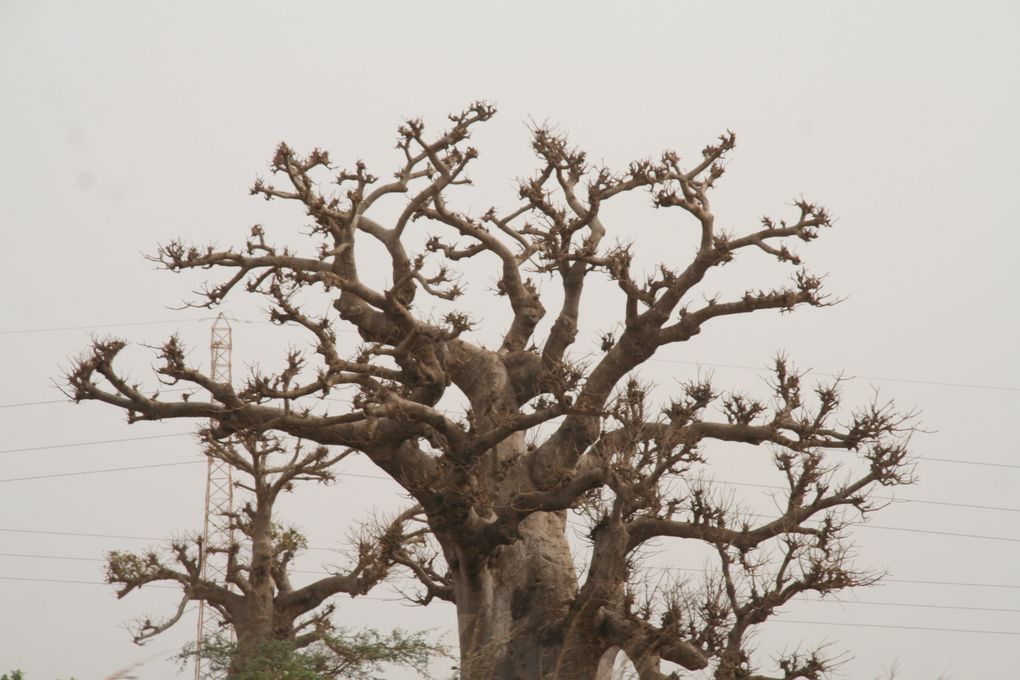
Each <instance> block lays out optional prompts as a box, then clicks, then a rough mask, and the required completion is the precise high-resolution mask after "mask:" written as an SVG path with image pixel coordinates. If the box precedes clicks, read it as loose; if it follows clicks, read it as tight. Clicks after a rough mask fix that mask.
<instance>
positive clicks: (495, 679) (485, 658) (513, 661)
mask: <svg viewBox="0 0 1020 680" xmlns="http://www.w3.org/2000/svg"><path fill="white" fill-rule="evenodd" d="M565 528H566V524H565V517H564V516H563V514H562V513H535V514H533V515H531V516H530V517H528V519H526V520H525V521H524V522H523V523H522V525H521V527H520V540H518V541H516V542H515V543H513V544H511V545H508V546H503V547H500V548H497V549H496V551H495V552H494V553H493V554H492V555H490V556H489V557H488V558H486V559H483V560H476V559H470V558H469V559H468V560H466V561H457V560H456V558H454V563H455V567H454V568H453V570H452V571H453V575H454V581H453V587H454V592H455V595H456V599H457V620H458V628H459V635H460V646H461V668H462V678H463V680H482V679H483V678H484V679H492V680H545V679H552V678H556V680H574V679H576V680H582V679H583V680H591V678H593V677H595V672H596V670H595V669H596V667H597V665H598V655H595V656H593V657H592V658H591V659H590V663H587V664H584V667H583V668H582V667H573V665H572V667H569V668H567V667H563V666H564V664H563V659H564V658H565V655H564V653H563V652H564V650H563V642H564V631H563V630H562V628H561V627H562V622H563V621H564V619H565V617H566V615H567V613H568V609H569V606H570V603H571V602H572V601H573V600H574V598H575V596H576V594H577V576H576V572H575V569H574V564H573V559H572V557H571V553H570V547H569V545H568V543H567V539H566V532H565ZM570 656H571V657H576V656H577V655H570Z"/></svg>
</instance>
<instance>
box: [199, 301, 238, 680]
mask: <svg viewBox="0 0 1020 680" xmlns="http://www.w3.org/2000/svg"><path fill="white" fill-rule="evenodd" d="M232 352H233V338H232V332H231V327H230V322H229V321H227V318H226V317H225V316H224V315H223V313H222V312H221V313H220V314H219V315H218V316H217V317H216V320H215V321H213V325H212V333H211V339H210V343H209V353H210V359H211V371H210V377H211V378H212V380H213V381H214V382H217V383H221V384H230V383H231V382H232V380H233V367H232V364H231V354H232ZM207 460H208V465H207V466H206V471H207V472H206V482H205V519H204V522H203V529H202V546H201V554H200V555H199V571H200V574H201V578H202V579H203V580H206V581H210V582H213V583H216V584H219V585H222V586H225V587H227V586H229V584H228V583H227V551H228V549H229V547H230V545H231V544H232V543H233V540H234V535H233V526H232V524H231V522H232V520H231V515H232V513H233V510H234V479H233V470H232V469H231V467H230V465H228V464H227V463H225V462H223V461H222V460H218V459H216V458H213V457H212V456H207ZM222 629H223V625H222V621H221V620H220V617H219V615H218V613H217V612H216V610H215V609H214V608H212V607H209V606H208V605H207V604H206V602H205V601H203V600H199V603H198V631H197V636H196V639H195V680H221V675H220V674H218V673H217V672H216V671H215V670H214V669H213V668H212V667H211V664H210V663H209V659H208V658H207V657H206V656H205V654H204V653H203V648H202V645H203V642H204V641H205V640H206V639H208V638H210V637H212V636H214V635H216V634H218V633H220V632H221V631H222ZM230 637H231V639H233V631H232V630H231V635H230Z"/></svg>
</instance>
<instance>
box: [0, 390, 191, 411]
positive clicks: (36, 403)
mask: <svg viewBox="0 0 1020 680" xmlns="http://www.w3.org/2000/svg"><path fill="white" fill-rule="evenodd" d="M189 389H194V388H190V387H171V388H163V387H159V388H155V389H153V390H151V391H153V392H157V391H158V392H161V393H166V392H185V391H187V390H189ZM146 391H148V390H146ZM44 404H68V405H70V404H74V402H73V401H71V399H69V398H66V399H45V400H43V401H18V402H12V403H10V404H0V408H18V407H20V406H42V405H44Z"/></svg>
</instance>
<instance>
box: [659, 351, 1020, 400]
mask: <svg viewBox="0 0 1020 680" xmlns="http://www.w3.org/2000/svg"><path fill="white" fill-rule="evenodd" d="M649 361H654V362H658V363H666V364H685V365H689V366H707V367H709V368H733V369H738V370H741V371H755V372H757V373H763V372H765V371H767V370H768V369H766V368H762V367H761V366H744V365H741V364H716V363H709V362H706V361H682V360H680V359H663V358H658V357H652V358H651V359H649ZM812 375H824V376H828V377H830V378H841V377H845V378H847V379H851V380H878V381H881V382H900V383H912V384H915V385H932V386H936V387H965V388H970V389H976V390H997V391H1001V392H1020V387H1013V386H1011V385H987V384H980V383H961V382H949V381H946V380H919V379H915V378H888V377H884V376H878V375H853V376H848V375H847V374H846V373H820V372H819V373H815V372H812Z"/></svg>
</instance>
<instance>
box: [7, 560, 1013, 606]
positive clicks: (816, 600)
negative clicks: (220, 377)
mask: <svg viewBox="0 0 1020 680" xmlns="http://www.w3.org/2000/svg"><path fill="white" fill-rule="evenodd" d="M0 558H25V559H37V560H65V561H73V562H106V560H104V559H102V558H84V557H75V556H69V555H37V554H28V553H0ZM697 571H704V572H708V571H710V570H708V569H700V570H697ZM291 573H293V574H305V575H309V576H327V575H329V574H330V572H328V571H325V570H318V571H313V570H309V569H293V570H291ZM6 578H14V577H6ZM81 582H90V583H91V582H92V581H81ZM799 601H805V603H811V604H818V605H860V606H872V607H902V608H908V609H937V610H956V611H961V612H993V613H1005V614H1020V609H1008V608H999V607H963V606H956V605H931V604H925V603H888V601H880V600H873V599H840V598H838V597H804V598H801V599H800V600H799Z"/></svg>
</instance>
